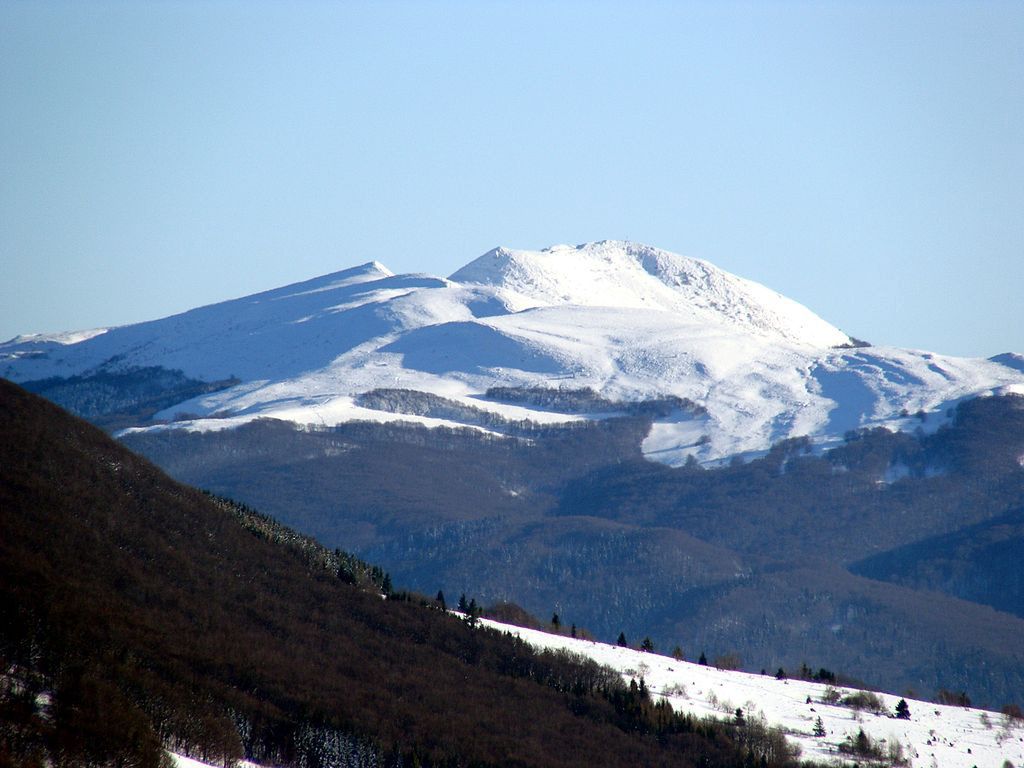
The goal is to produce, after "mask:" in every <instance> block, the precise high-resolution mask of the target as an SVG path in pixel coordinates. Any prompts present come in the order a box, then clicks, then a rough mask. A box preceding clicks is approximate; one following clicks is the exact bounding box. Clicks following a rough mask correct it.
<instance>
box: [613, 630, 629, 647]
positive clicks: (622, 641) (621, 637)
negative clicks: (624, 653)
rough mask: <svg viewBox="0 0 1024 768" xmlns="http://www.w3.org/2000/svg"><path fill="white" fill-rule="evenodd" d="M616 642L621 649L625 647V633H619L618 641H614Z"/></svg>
mask: <svg viewBox="0 0 1024 768" xmlns="http://www.w3.org/2000/svg"><path fill="white" fill-rule="evenodd" d="M616 642H617V643H618V644H619V645H621V646H622V647H623V648H625V647H626V645H627V643H626V633H625V632H619V639H618V640H616Z"/></svg>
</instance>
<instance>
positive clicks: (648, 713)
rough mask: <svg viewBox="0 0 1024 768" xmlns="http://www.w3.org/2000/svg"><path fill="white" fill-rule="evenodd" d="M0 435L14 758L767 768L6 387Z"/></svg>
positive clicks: (2, 666)
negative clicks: (361, 569) (387, 590)
mask: <svg viewBox="0 0 1024 768" xmlns="http://www.w3.org/2000/svg"><path fill="white" fill-rule="evenodd" d="M0 438H2V439H0V670H3V674H2V675H0V765H3V766H10V765H47V764H61V765H75V764H92V765H124V766H132V765H138V766H144V765H156V764H158V763H159V762H160V761H161V759H162V758H161V755H162V752H161V748H162V746H170V747H174V748H176V749H179V750H182V751H187V752H189V753H191V754H193V755H195V756H198V757H202V758H205V759H207V760H216V761H225V762H230V761H231V760H233V759H235V758H237V757H240V756H241V755H242V754H243V753H244V754H246V755H248V756H250V757H253V758H256V759H258V760H266V761H269V762H273V763H275V764H282V763H284V764H294V765H303V766H310V767H311V768H319V767H320V766H326V765H332V766H348V765H352V766H354V765H360V766H363V765H371V764H372V765H385V764H388V765H416V764H419V765H451V766H455V765H458V766H475V765H480V766H483V765H506V766H507V765H516V766H549V765H550V766H576V765H581V764H592V765H606V766H613V765H630V766H634V765H651V766H656V765H683V766H685V765H698V764H699V765H702V766H733V765H747V764H748V763H749V764H761V763H760V760H759V756H758V755H756V754H747V753H746V751H745V750H741V749H740V748H739V747H738V746H737V744H738V742H737V740H736V737H737V734H736V726H713V725H710V724H705V723H697V722H694V721H693V720H690V719H687V718H682V717H678V716H674V715H672V714H671V713H670V712H669V711H668V710H667V709H666V707H664V706H655V705H653V704H652V703H651V702H649V701H646V700H643V699H642V698H640V697H638V695H637V694H636V692H635V690H631V689H630V688H627V687H625V686H623V685H622V682H621V680H619V679H617V677H616V676H615V675H613V674H609V673H606V672H603V671H602V670H600V669H599V668H596V667H595V666H594V665H593V664H582V663H574V662H571V661H570V660H567V659H564V658H560V657H556V656H551V655H540V654H536V653H534V652H533V651H531V650H530V649H529V648H528V647H527V646H525V645H524V644H523V643H521V642H520V641H516V640H513V639H512V638H510V637H508V636H504V635H500V634H498V633H494V632H491V631H484V630H480V629H474V628H470V627H468V626H467V625H466V624H465V623H464V622H462V621H460V620H458V619H456V618H453V617H451V616H449V615H447V614H444V613H442V612H441V611H439V610H436V608H431V607H427V606H424V605H421V604H419V603H420V602H421V601H418V600H417V599H415V598H414V599H412V600H408V599H406V600H402V599H388V600H385V599H382V595H381V594H380V592H379V591H377V590H376V589H374V588H372V584H371V585H370V588H367V585H366V584H365V579H359V578H353V572H352V569H351V568H350V567H348V566H349V565H351V563H352V562H353V561H351V559H346V558H340V559H339V557H340V556H339V555H338V553H334V554H333V555H332V554H331V553H330V552H326V551H323V550H317V549H316V547H315V545H312V544H311V542H309V541H305V540H301V539H299V538H297V537H289V536H284V535H282V534H281V529H280V528H277V527H275V526H274V525H273V524H271V523H270V522H269V521H264V522H265V523H266V524H262V523H260V520H259V519H258V518H255V517H253V516H252V515H251V514H248V513H245V512H244V510H241V509H239V508H237V507H233V506H232V505H230V504H225V503H222V502H217V501H215V500H212V499H210V498H208V497H207V496H205V495H204V494H202V493H200V492H198V491H195V490H193V489H190V488H188V487H186V486H183V485H180V484H178V483H176V482H174V481H171V480H170V479H168V478H167V477H166V476H164V475H163V474H162V472H160V471H159V470H158V469H156V468H155V467H153V466H152V465H150V464H149V463H148V462H147V461H145V460H143V459H141V458H139V457H137V456H135V455H133V454H131V453H130V452H129V451H127V450H126V449H125V448H123V447H122V446H120V445H118V444H116V443H114V442H113V441H111V440H110V439H109V438H107V437H106V436H105V435H104V434H103V433H101V432H100V431H99V430H97V429H95V428H94V427H92V426H89V425H88V424H86V423H85V422H82V421H80V420H78V419H75V418H72V417H70V416H68V415H67V414H65V413H63V412H61V411H60V410H59V409H57V408H56V407H55V406H53V405H51V404H49V403H46V402H44V401H42V400H40V399H39V398H37V397H35V396H34V395H31V394H29V393H27V392H25V391H24V390H21V389H19V388H17V387H15V386H13V385H11V384H9V383H7V382H4V381H0ZM289 542H291V543H289ZM311 549H312V550H313V551H314V553H316V552H319V554H316V556H311V555H310V550H311ZM353 581H355V582H356V583H350V582H353ZM361 581H362V582H364V583H363V585H362V586H361V585H360V583H359V582H361ZM422 602H429V601H422ZM780 761H781V762H777V764H782V762H784V760H783V759H781V758H780Z"/></svg>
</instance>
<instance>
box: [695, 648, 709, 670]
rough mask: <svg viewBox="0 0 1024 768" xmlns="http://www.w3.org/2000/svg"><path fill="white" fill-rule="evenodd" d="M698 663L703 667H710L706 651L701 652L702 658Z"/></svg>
mask: <svg viewBox="0 0 1024 768" xmlns="http://www.w3.org/2000/svg"><path fill="white" fill-rule="evenodd" d="M697 663H698V664H700V665H701V666H702V667H706V666H707V665H708V657H707V656H706V655H705V654H704V651H701V652H700V658H699V659H697Z"/></svg>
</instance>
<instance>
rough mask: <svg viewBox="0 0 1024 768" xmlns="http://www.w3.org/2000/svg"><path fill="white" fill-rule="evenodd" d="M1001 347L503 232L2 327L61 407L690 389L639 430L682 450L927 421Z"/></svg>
mask: <svg viewBox="0 0 1024 768" xmlns="http://www.w3.org/2000/svg"><path fill="white" fill-rule="evenodd" d="M1015 359H1016V358H1013V357H1012V356H1004V357H1000V358H993V359H992V360H974V359H963V358H955V357H947V356H942V355H936V354H931V353H927V352H921V351H910V350H901V349H894V348H886V347H858V346H855V345H854V343H853V341H852V340H851V338H850V337H848V336H847V335H846V334H845V333H843V332H842V331H840V330H838V329H837V328H835V327H834V326H832V325H830V324H829V323H827V322H826V321H824V320H822V319H821V318H819V317H818V316H816V315H815V314H814V313H813V312H811V311H810V310H808V309H807V308H806V307H803V306H802V305H800V304H798V303H796V302H794V301H792V300H790V299H787V298H786V297H784V296H781V295H779V294H778V293H776V292H774V291H772V290H770V289H768V288H766V287H764V286H762V285H759V284H757V283H754V282H751V281H749V280H745V279H743V278H740V277H736V276H735V275H731V274H729V273H728V272H725V271H723V270H720V269H718V268H717V267H715V266H713V265H712V264H709V263H708V262H706V261H701V260H699V259H692V258H687V257H684V256H679V255H677V254H674V253H670V252H668V251H663V250H660V249H657V248H653V247H650V246H646V245H641V244H638V243H631V242H623V241H603V242H598V243H588V244H584V245H578V246H565V245H561V246H553V247H551V248H547V249H544V250H541V251H526V250H512V249H508V248H497V249H495V250H492V251H490V252H488V253H486V254H484V255H483V256H481V257H479V258H477V259H476V260H474V261H472V262H470V263H469V264H467V265H466V266H465V267H463V268H462V269H459V270H457V271H456V272H455V273H454V274H452V275H451V276H450V277H449V278H448V279H443V278H439V277H432V276H429V275H395V274H393V273H391V272H390V271H389V270H388V269H387V268H385V267H384V266H383V265H380V264H378V263H376V262H371V263H368V264H364V265H362V266H358V267H354V268H351V269H348V270H344V271H341V272H337V273H333V274H330V275H326V276H323V277H319V278H315V279H312V280H308V281H305V282H302V283H297V284H294V285H290V286H285V287H283V288H278V289H275V290H271V291H266V292H264V293H259V294H255V295H252V296H247V297H243V298H240V299H234V300H231V301H226V302H222V303H219V304H213V305H210V306H205V307H200V308H197V309H194V310H191V311H188V312H184V313H181V314H178V315H174V316H172V317H167V318H164V319H161V320H154V321H150V322H146V323H139V324H136V325H130V326H122V327H118V328H112V329H108V330H105V331H91V332H89V333H78V334H61V335H59V336H49V337H24V336H22V337H18V338H16V339H13V340H11V341H9V342H7V343H5V344H0V375H3V376H6V377H8V378H10V379H12V380H15V381H18V382H22V383H26V384H27V385H29V386H30V387H32V388H34V389H35V390H36V391H39V392H44V393H49V396H51V397H54V398H55V399H56V400H57V401H58V402H63V404H65V405H70V406H71V407H73V408H74V402H72V399H71V395H68V396H67V397H65V399H64V400H63V401H62V400H61V398H60V397H57V396H56V395H55V394H54V393H56V392H58V391H59V392H64V393H68V392H71V393H73V394H74V396H75V397H81V396H83V395H82V392H83V391H84V390H85V389H86V388H89V387H91V388H92V389H93V390H95V389H96V387H99V386H101V385H102V386H108V385H109V384H110V381H111V379H110V377H119V378H118V379H117V380H118V381H119V382H123V381H131V382H132V386H134V387H135V388H136V389H137V390H139V391H142V390H145V391H147V392H152V391H156V392H157V393H158V394H159V397H156V398H155V399H154V398H153V397H151V398H150V400H148V401H147V402H149V403H151V404H152V406H151V407H150V409H149V412H150V413H152V415H153V416H154V419H153V420H149V419H148V418H147V419H144V420H141V421H140V420H138V419H136V420H135V421H134V422H129V423H134V424H135V425H136V427H137V428H141V429H167V428H185V429H189V430H209V429H223V428H228V427H232V426H236V425H238V424H241V423H244V422H247V421H250V420H252V419H256V418H260V417H269V418H276V419H283V420H286V421H291V422H294V423H297V424H316V425H331V424H337V423H341V422H345V421H352V420H363V421H374V422H385V421H407V422H408V421H413V422H418V423H421V424H425V425H428V426H450V427H451V426H455V427H460V426H468V427H470V428H473V429H491V428H492V427H493V424H494V423H496V420H497V421H500V420H512V421H523V420H529V421H532V422H537V423H547V424H550V423H564V422H568V421H574V420H579V419H585V418H601V417H602V416H601V414H599V413H595V412H589V413H588V412H587V409H586V408H584V407H583V406H582V405H581V404H580V402H577V403H576V405H575V406H574V407H572V408H568V409H566V408H563V407H543V408H541V407H537V406H536V405H531V404H530V402H527V400H528V398H524V397H523V396H515V397H513V398H512V399H509V398H508V397H505V398H502V397H495V396H492V395H493V392H495V391H499V390H500V391H503V392H506V393H508V392H509V391H513V392H515V391H518V392H520V393H521V392H523V391H526V390H536V389H538V388H539V389H544V390H552V389H554V390H560V391H569V392H577V393H583V392H592V393H594V394H596V395H597V396H599V397H600V398H601V399H602V401H603V402H605V403H620V404H621V403H629V402H637V401H642V400H650V399H664V398H675V400H674V402H686V401H688V402H689V403H690V405H691V406H692V407H689V408H684V409H682V410H679V409H677V410H675V411H673V412H671V413H662V414H661V415H660V416H659V417H658V418H657V419H655V421H654V422H653V424H652V427H651V429H650V432H649V434H648V436H647V438H646V439H645V441H644V444H643V449H644V452H645V454H646V455H647V456H648V458H651V459H654V460H657V461H662V462H665V463H669V464H680V463H682V462H685V461H687V460H688V459H689V458H690V457H693V458H695V459H697V460H698V461H701V462H705V463H707V462H716V461H721V460H725V459H727V458H729V457H731V456H735V455H737V454H746V455H748V456H749V455H755V454H756V453H757V452H761V451H764V450H766V449H767V448H768V447H769V446H770V445H771V444H772V443H774V442H776V441H778V440H781V439H785V438H791V437H798V436H808V437H810V438H811V439H812V440H815V441H818V442H823V443H827V442H829V441H834V440H836V439H838V438H840V437H841V436H842V435H843V434H844V433H845V432H847V431H849V430H851V429H857V428H861V427H869V426H879V425H884V426H888V427H891V428H895V429H903V428H916V427H918V426H920V421H919V419H914V418H910V414H924V415H927V414H929V413H934V414H936V415H937V416H938V417H939V418H936V419H932V420H930V421H929V426H935V425H937V424H938V423H940V422H941V420H942V418H943V415H944V414H945V413H946V412H947V411H948V409H949V408H950V407H951V406H952V405H954V404H956V403H957V402H959V401H960V400H962V399H964V398H968V397H972V396H976V395H979V394H987V393H992V392H1004V391H1024V371H1022V370H1021V368H1020V366H1019V364H1015V363H1014V361H1015ZM171 374H173V375H171ZM104 377H106V378H104ZM140 377H143V378H146V377H148V378H146V380H145V381H144V382H143V381H141V380H140ZM154 377H158V378H159V377H162V378H160V380H159V382H156V381H155V379H154ZM168 377H170V379H174V381H176V382H177V383H174V384H173V386H172V384H169V383H168V381H170V379H169V378H168ZM174 377H177V378H176V379H175V378H174ZM118 386H121V385H120V384H119V385H118ZM496 388H497V389H496ZM211 390H217V391H211ZM378 390H406V391H414V392H419V393H427V395H429V396H431V397H433V398H435V400H433V401H431V402H432V403H433V404H432V405H431V406H430V407H425V406H423V405H422V404H420V405H419V406H416V407H410V406H409V405H408V403H405V404H398V405H396V404H395V403H394V402H393V401H389V404H388V405H386V406H382V401H381V399H380V398H379V397H368V396H367V393H372V392H375V391H378ZM75 393H76V394H75ZM489 393H491V395H489ZM90 396H91V397H93V401H95V399H96V398H95V397H94V396H92V395H90ZM140 397H141V395H140ZM588 397H589V395H588ZM440 399H443V401H444V402H443V404H442V405H443V407H442V406H441V405H438V403H439V402H440ZM563 399H564V398H563ZM585 399H586V398H584V400H585ZM591 399H592V398H591ZM91 402H92V401H91ZM90 407H100V406H96V405H95V403H94V402H93V405H92V406H90ZM79 411H80V412H82V411H81V409H79ZM136 412H139V409H136ZM153 412H155V413H153ZM481 412H482V413H484V414H490V415H489V416H486V417H483V416H481ZM147 415H148V414H147ZM488 424H490V425H491V427H488V426H487V425H488ZM499 432H500V430H499Z"/></svg>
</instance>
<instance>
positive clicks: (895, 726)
mask: <svg viewBox="0 0 1024 768" xmlns="http://www.w3.org/2000/svg"><path fill="white" fill-rule="evenodd" d="M481 623H482V624H484V625H485V626H489V627H493V628H495V629H498V630H501V631H504V632H511V633H512V634H514V635H517V636H519V637H521V638H522V639H524V640H526V641H527V642H528V643H529V644H530V645H532V646H534V647H537V648H549V649H553V650H566V651H570V652H572V653H578V654H580V655H582V656H586V657H588V658H591V659H593V660H594V661H596V662H598V663H599V664H603V665H605V666H608V667H611V668H613V669H615V670H617V671H618V672H619V673H620V674H621V675H622V676H623V678H624V679H625V680H627V681H628V680H630V679H633V680H637V681H639V679H640V678H641V677H643V678H644V682H645V683H646V685H647V687H648V689H649V690H650V692H651V695H652V696H653V697H654V698H655V699H659V698H664V699H667V700H668V701H669V703H670V704H671V705H672V707H673V708H674V709H675V710H676V711H678V712H685V713H690V714H693V715H695V716H698V717H704V716H712V717H716V718H719V719H731V718H732V717H734V714H735V712H736V710H737V709H742V710H743V714H744V717H746V718H762V717H763V718H764V721H765V722H766V723H767V725H769V726H773V727H778V728H780V729H781V730H782V731H783V733H784V734H785V736H786V739H787V740H788V741H789V742H790V743H794V744H796V745H798V746H799V747H800V750H801V755H800V757H801V759H804V760H818V761H822V762H834V763H837V764H852V763H853V762H855V761H856V760H855V759H854V758H853V757H852V756H849V755H845V756H844V755H841V754H840V753H839V745H840V744H842V743H843V742H844V741H845V740H846V739H847V737H854V738H855V737H856V736H857V733H858V731H859V730H860V729H862V728H863V729H864V733H865V734H867V735H868V737H870V738H871V739H872V740H873V741H875V742H878V743H879V744H880V745H881V746H882V747H883V749H887V748H888V746H889V745H890V744H894V743H895V742H899V744H900V745H901V746H902V749H903V754H904V756H905V757H906V758H907V759H909V761H910V766H911V768H932V766H939V768H972V767H973V766H977V768H1002V766H1003V763H1004V761H1006V760H1009V761H1010V762H1011V763H1013V765H1018V766H1019V765H1022V764H1024V725H1021V724H1019V723H1017V724H1013V723H1012V722H1010V721H1009V720H1008V719H1007V718H1005V717H1004V716H1003V715H1001V714H999V713H997V712H986V711H984V710H981V709H974V708H969V707H956V706H946V705H942V704H933V703H931V702H925V701H918V700H916V699H911V698H908V699H907V704H908V705H909V707H910V719H909V720H899V719H896V717H895V716H894V713H895V709H896V704H897V702H899V700H900V699H901V698H904V697H901V696H893V695H891V694H886V693H879V694H877V695H878V696H879V698H881V699H882V700H883V702H884V704H885V709H886V712H887V714H881V715H879V714H873V713H871V712H868V711H857V710H854V709H851V708H849V707H846V706H842V705H831V704H825V703H823V702H822V696H823V695H824V693H825V687H826V686H825V685H824V684H821V683H811V682H805V681H803V680H788V679H787V680H777V679H775V677H774V676H771V675H756V674H750V673H747V672H735V671H727V670H719V669H715V668H714V667H708V666H702V665H700V664H694V663H691V662H686V661H677V660H675V659H674V658H671V657H669V656H662V655H659V654H657V653H642V652H640V651H636V650H633V649H630V648H621V647H619V646H615V645H607V644H604V643H597V642H593V641H589V640H577V639H574V638H571V637H566V636H563V635H553V634H549V633H546V632H539V631H537V630H532V629H524V628H522V627H515V626H512V625H509V624H501V623H498V622H495V621H491V620H489V619H481ZM837 690H838V691H839V693H840V694H841V695H843V696H846V695H848V694H850V693H853V692H854V690H853V689H848V688H842V687H839V688H837ZM808 697H810V698H811V703H810V704H808V703H807V698H808ZM818 717H820V718H821V720H822V724H823V725H824V727H825V732H826V735H825V736H823V737H816V736H814V725H815V720H816V719H817V718H818ZM986 723H987V724H986ZM861 762H862V763H863V761H861Z"/></svg>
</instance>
